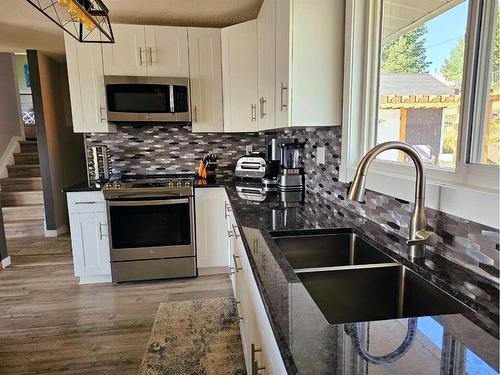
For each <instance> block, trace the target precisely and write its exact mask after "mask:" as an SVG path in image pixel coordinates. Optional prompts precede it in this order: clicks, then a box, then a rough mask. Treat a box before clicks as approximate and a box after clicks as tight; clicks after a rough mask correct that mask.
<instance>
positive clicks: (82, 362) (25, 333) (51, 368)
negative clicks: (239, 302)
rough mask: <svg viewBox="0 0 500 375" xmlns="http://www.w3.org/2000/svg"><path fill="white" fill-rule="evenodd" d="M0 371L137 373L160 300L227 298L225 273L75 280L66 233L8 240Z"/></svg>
mask: <svg viewBox="0 0 500 375" xmlns="http://www.w3.org/2000/svg"><path fill="white" fill-rule="evenodd" d="M8 250H9V254H10V255H11V258H12V266H11V267H9V268H7V269H5V270H2V271H0V374H9V375H11V374H63V373H64V374H84V373H85V374H136V373H137V371H138V369H139V365H140V363H141V360H142V357H143V354H144V349H145V347H146V344H147V342H148V339H149V336H150V333H151V328H152V326H153V322H154V318H155V314H156V311H157V309H158V306H159V304H160V302H166V301H181V300H191V299H195V298H211V297H222V296H231V295H232V291H231V283H230V281H229V278H228V277H227V276H226V275H214V276H201V277H198V278H194V279H178V280H171V281H155V282H138V283H124V284H119V285H112V284H93V285H79V284H78V280H77V279H76V278H75V277H74V275H73V266H72V262H71V247H70V240H69V237H68V236H62V237H58V238H43V239H40V238H33V239H15V240H9V241H8Z"/></svg>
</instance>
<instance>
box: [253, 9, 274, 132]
mask: <svg viewBox="0 0 500 375" xmlns="http://www.w3.org/2000/svg"><path fill="white" fill-rule="evenodd" d="M275 21H276V0H264V2H263V3H262V7H261V8H260V12H259V16H258V18H257V31H258V61H259V63H258V90H259V103H258V113H259V129H260V130H267V129H274V127H275V116H274V112H275V82H276V43H275V42H276V22H275Z"/></svg>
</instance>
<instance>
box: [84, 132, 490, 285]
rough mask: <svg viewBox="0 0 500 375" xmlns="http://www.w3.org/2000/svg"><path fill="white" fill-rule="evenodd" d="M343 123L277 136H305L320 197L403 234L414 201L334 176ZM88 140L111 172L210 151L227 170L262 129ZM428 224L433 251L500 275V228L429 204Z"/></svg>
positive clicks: (149, 169) (167, 166) (161, 167)
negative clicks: (103, 152) (358, 194)
mask: <svg viewBox="0 0 500 375" xmlns="http://www.w3.org/2000/svg"><path fill="white" fill-rule="evenodd" d="M341 133H342V131H341V128H340V127H333V128H327V129H315V130H310V129H293V130H286V131H284V132H279V133H278V134H277V137H279V138H282V137H286V138H298V139H299V141H301V142H305V143H306V145H305V155H304V170H305V173H306V188H307V189H308V190H309V191H312V192H314V193H317V194H318V195H320V196H322V197H323V198H325V199H327V200H330V201H332V202H334V203H336V204H338V205H341V206H343V207H345V208H347V209H349V210H352V211H355V212H356V213H358V214H360V215H362V216H363V217H366V218H367V219H369V220H371V221H374V222H376V223H378V224H380V225H381V226H382V227H383V228H384V229H385V230H386V231H387V232H389V233H395V234H398V235H400V236H403V237H407V235H408V225H409V222H410V216H411V213H412V211H413V203H411V202H407V201H404V200H401V199H398V198H394V197H391V196H388V195H385V194H380V193H376V192H373V191H369V190H367V195H366V201H365V203H364V204H360V203H358V202H352V201H348V200H347V199H346V198H345V197H346V195H347V184H345V183H342V182H340V181H339V180H338V177H339V167H340V155H341ZM85 138H86V143H87V146H91V145H96V144H99V145H100V144H105V145H107V146H108V147H109V149H110V154H111V159H112V168H113V173H114V174H117V175H119V174H120V173H136V174H156V173H175V172H194V171H195V170H196V167H197V165H198V161H199V159H200V158H201V157H202V156H203V155H204V154H206V153H207V152H209V151H212V152H216V153H218V154H219V155H220V160H219V167H218V172H217V173H218V175H219V176H230V175H232V173H233V171H234V165H235V163H236V161H237V160H238V158H239V157H240V156H242V155H244V154H245V147H246V146H247V145H252V146H253V147H254V150H255V151H264V149H265V145H266V135H265V134H262V133H260V134H256V133H246V134H242V133H237V134H227V133H226V134H224V133H222V134H221V133H213V134H212V133H204V134H201V133H198V134H193V133H191V127H190V126H189V125H184V126H180V125H176V126H172V125H155V126H147V127H140V126H130V125H126V126H125V125H122V126H119V127H118V131H117V132H116V133H107V134H103V133H92V134H87V135H86V137H85ZM317 147H325V148H326V162H325V165H322V166H318V165H317V164H316V162H315V158H316V149H317ZM426 211H427V218H428V225H429V227H430V228H431V229H432V230H434V231H435V232H436V233H437V234H438V235H439V236H440V237H441V238H442V242H441V243H439V244H438V245H437V246H436V247H435V252H437V253H439V254H441V255H443V256H444V257H446V258H448V259H451V260H453V261H455V262H457V263H459V264H461V265H463V266H464V267H467V268H469V269H471V270H473V271H474V272H476V273H479V274H481V275H483V276H485V277H487V278H489V279H490V280H494V281H496V282H498V280H499V277H500V271H499V269H500V261H499V254H500V251H499V242H500V241H499V231H498V229H495V228H490V227H487V226H484V225H481V224H478V223H475V222H472V221H469V220H465V219H462V218H458V217H456V216H453V215H449V214H445V213H443V212H440V211H436V210H433V209H429V208H428V209H427V210H426Z"/></svg>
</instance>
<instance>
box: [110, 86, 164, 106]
mask: <svg viewBox="0 0 500 375" xmlns="http://www.w3.org/2000/svg"><path fill="white" fill-rule="evenodd" d="M106 98H107V102H108V111H110V112H132V113H170V112H171V110H170V107H171V106H170V87H169V85H157V84H136V83H127V84H108V85H106Z"/></svg>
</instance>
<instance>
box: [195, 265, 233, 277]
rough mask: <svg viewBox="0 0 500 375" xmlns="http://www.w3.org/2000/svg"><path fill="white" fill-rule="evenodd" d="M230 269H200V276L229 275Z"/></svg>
mask: <svg viewBox="0 0 500 375" xmlns="http://www.w3.org/2000/svg"><path fill="white" fill-rule="evenodd" d="M228 273H229V267H202V268H198V276H207V275H221V274H228Z"/></svg>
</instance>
